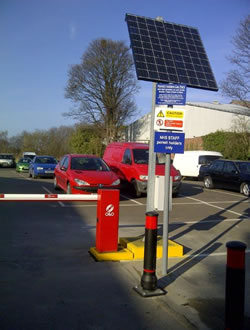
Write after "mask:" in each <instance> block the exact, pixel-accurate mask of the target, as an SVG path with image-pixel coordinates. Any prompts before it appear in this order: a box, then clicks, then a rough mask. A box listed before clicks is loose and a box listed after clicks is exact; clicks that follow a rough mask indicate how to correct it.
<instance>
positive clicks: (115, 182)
mask: <svg viewBox="0 0 250 330" xmlns="http://www.w3.org/2000/svg"><path fill="white" fill-rule="evenodd" d="M119 184H120V179H117V180H115V181H114V182H113V183H112V185H111V186H118V185H119Z"/></svg>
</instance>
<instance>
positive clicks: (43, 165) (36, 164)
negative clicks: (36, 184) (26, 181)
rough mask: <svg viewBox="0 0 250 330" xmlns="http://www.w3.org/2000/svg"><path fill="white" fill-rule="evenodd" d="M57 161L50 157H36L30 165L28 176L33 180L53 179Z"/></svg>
mask: <svg viewBox="0 0 250 330" xmlns="http://www.w3.org/2000/svg"><path fill="white" fill-rule="evenodd" d="M56 164H57V160H56V159H55V158H54V157H51V156H36V157H34V158H33V160H32V161H31V163H30V166H29V176H30V177H32V178H33V179H36V178H37V177H52V178H53V177H54V171H55V167H56Z"/></svg>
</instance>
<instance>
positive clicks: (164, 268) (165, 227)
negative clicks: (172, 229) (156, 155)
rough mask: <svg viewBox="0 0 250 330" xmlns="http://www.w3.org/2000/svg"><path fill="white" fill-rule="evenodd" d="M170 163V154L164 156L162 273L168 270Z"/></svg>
mask: <svg viewBox="0 0 250 330" xmlns="http://www.w3.org/2000/svg"><path fill="white" fill-rule="evenodd" d="M170 165H171V154H166V157H165V195H164V211H163V246H162V248H163V251H162V275H166V274H167V271H168V223H169V192H170Z"/></svg>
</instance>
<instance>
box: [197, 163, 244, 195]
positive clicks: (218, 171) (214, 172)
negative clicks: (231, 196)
mask: <svg viewBox="0 0 250 330" xmlns="http://www.w3.org/2000/svg"><path fill="white" fill-rule="evenodd" d="M201 175H202V176H203V181H204V187H205V188H206V189H212V188H222V189H228V190H236V191H239V192H240V193H241V194H243V195H245V196H249V190H250V162H248V161H239V160H225V159H218V160H215V161H214V162H213V163H212V164H211V165H209V166H207V167H203V169H202V174H201Z"/></svg>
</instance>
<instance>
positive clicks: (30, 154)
mask: <svg viewBox="0 0 250 330" xmlns="http://www.w3.org/2000/svg"><path fill="white" fill-rule="evenodd" d="M35 156H36V153H35V152H33V151H25V152H24V153H23V158H30V159H33V158H34V157H35Z"/></svg>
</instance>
